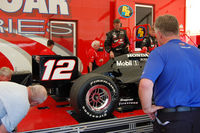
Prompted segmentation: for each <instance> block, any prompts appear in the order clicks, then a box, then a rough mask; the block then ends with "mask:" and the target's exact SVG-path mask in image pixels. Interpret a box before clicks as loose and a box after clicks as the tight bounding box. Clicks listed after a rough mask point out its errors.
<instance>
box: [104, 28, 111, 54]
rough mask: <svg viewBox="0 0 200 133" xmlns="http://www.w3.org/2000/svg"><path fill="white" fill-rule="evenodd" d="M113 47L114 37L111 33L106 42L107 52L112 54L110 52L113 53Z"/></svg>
mask: <svg viewBox="0 0 200 133" xmlns="http://www.w3.org/2000/svg"><path fill="white" fill-rule="evenodd" d="M111 45H112V36H111V33H110V32H109V33H107V34H106V40H105V42H104V46H105V50H106V52H108V53H110V51H112V49H111Z"/></svg>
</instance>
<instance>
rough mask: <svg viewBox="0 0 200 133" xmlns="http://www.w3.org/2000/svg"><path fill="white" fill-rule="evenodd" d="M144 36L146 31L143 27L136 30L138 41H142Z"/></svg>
mask: <svg viewBox="0 0 200 133" xmlns="http://www.w3.org/2000/svg"><path fill="white" fill-rule="evenodd" d="M145 35H146V29H145V28H144V27H142V26H141V27H138V28H137V29H136V37H137V38H138V39H143V38H144V37H145Z"/></svg>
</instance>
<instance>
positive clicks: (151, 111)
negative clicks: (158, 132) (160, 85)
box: [143, 105, 164, 120]
mask: <svg viewBox="0 0 200 133" xmlns="http://www.w3.org/2000/svg"><path fill="white" fill-rule="evenodd" d="M163 108H164V107H163V106H156V105H152V106H151V108H148V109H143V111H144V113H146V114H148V115H149V117H150V118H151V119H152V120H154V119H155V118H156V116H155V113H156V112H157V111H158V110H159V109H163Z"/></svg>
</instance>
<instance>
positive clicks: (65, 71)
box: [42, 59, 76, 81]
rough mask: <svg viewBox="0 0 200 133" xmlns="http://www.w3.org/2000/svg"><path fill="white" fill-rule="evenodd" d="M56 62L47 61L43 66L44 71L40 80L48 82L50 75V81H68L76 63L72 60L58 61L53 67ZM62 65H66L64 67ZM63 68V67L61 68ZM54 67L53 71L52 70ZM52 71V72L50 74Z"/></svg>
mask: <svg viewBox="0 0 200 133" xmlns="http://www.w3.org/2000/svg"><path fill="white" fill-rule="evenodd" d="M55 62H56V60H48V61H47V62H46V63H45V64H44V66H45V67H46V68H45V71H44V74H43V76H42V80H43V81H45V80H49V78H50V76H51V74H52V76H51V80H68V79H71V76H72V71H73V70H74V67H75V64H76V61H75V60H73V59H63V60H59V61H58V62H57V63H56V65H55ZM64 64H68V65H67V66H64ZM62 66H63V67H62ZM54 67H56V68H55V69H54V70H53V68H54ZM52 71H53V72H52Z"/></svg>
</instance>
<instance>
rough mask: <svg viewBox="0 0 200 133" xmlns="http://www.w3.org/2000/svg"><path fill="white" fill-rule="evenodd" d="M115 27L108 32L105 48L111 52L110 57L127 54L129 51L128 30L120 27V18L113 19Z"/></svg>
mask: <svg viewBox="0 0 200 133" xmlns="http://www.w3.org/2000/svg"><path fill="white" fill-rule="evenodd" d="M113 26H114V29H113V30H111V31H110V32H108V33H107V34H106V36H107V38H106V41H105V43H104V46H105V50H106V51H107V52H108V53H109V54H110V58H114V57H116V56H119V55H122V54H127V53H128V51H129V45H130V42H129V39H128V37H127V34H126V31H125V30H123V29H120V27H121V23H120V20H119V19H115V20H114V21H113Z"/></svg>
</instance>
